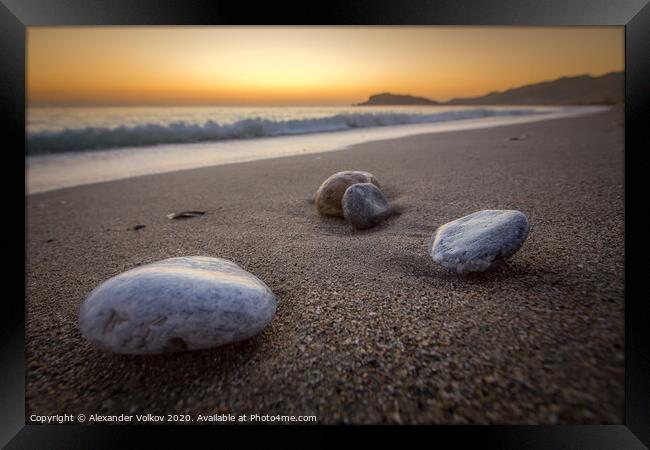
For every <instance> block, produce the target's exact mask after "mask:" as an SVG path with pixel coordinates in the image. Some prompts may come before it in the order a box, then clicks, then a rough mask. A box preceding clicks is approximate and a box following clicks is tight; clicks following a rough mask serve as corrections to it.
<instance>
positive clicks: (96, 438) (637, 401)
mask: <svg viewBox="0 0 650 450" xmlns="http://www.w3.org/2000/svg"><path fill="white" fill-rule="evenodd" d="M647 3H648V2H647V0H609V1H607V0H591V1H590V0H546V1H539V0H499V1H490V2H486V1H471V0H446V1H408V2H394V1H393V2H390V1H376V0H375V1H372V0H364V1H353V2H345V1H328V2H322V3H319V4H309V3H307V2H306V3H305V4H303V5H291V4H287V5H285V6H283V5H280V4H278V3H276V2H267V3H262V2H260V3H259V4H255V3H252V2H250V3H249V2H247V1H243V0H240V1H237V2H236V1H221V0H217V1H208V0H193V1H188V0H186V1H173V0H119V1H118V0H0V49H1V55H2V56H1V60H2V65H1V66H0V111H1V117H2V119H1V122H0V123H2V128H3V129H4V132H3V133H2V140H3V145H2V147H4V154H3V157H4V161H5V167H6V168H8V170H6V171H5V173H4V176H2V177H0V184H1V185H2V191H1V192H2V193H3V194H4V196H5V202H4V203H5V207H6V208H7V209H6V210H5V214H4V218H3V219H2V220H0V223H2V227H3V232H2V233H1V234H0V239H1V240H2V248H4V249H6V252H7V253H6V256H5V258H4V259H5V267H6V268H5V270H4V275H5V277H4V283H3V284H4V286H5V289H4V294H5V295H4V296H3V297H4V298H3V301H2V305H3V307H4V308H5V312H4V314H3V315H2V317H3V325H2V327H0V333H1V335H0V347H1V353H0V358H1V361H2V366H1V367H2V377H1V380H2V381H0V392H1V394H0V395H1V397H0V398H1V399H2V405H1V406H0V408H1V410H2V413H1V414H2V416H1V418H0V444H2V445H5V444H7V448H30V449H38V448H67V449H71V448H113V447H118V448H120V447H133V446H136V445H135V444H134V441H133V439H134V438H136V437H139V438H144V439H145V441H142V442H147V444H149V445H153V443H154V442H156V441H158V442H164V443H166V444H167V445H173V444H178V445H187V442H188V438H190V437H192V438H194V437H198V438H206V437H207V438H210V439H211V440H213V442H214V443H215V444H218V445H219V447H222V446H225V447H226V448H229V447H230V446H231V445H233V446H235V445H236V446H237V447H239V446H240V445H242V444H243V443H244V442H246V441H247V440H248V439H249V438H250V437H251V436H252V435H258V437H260V436H259V435H262V436H264V438H263V439H266V438H267V437H268V438H271V439H273V438H276V437H277V438H282V440H283V442H284V443H285V444H290V443H291V441H290V440H287V436H285V435H286V434H288V433H293V432H295V430H296V427H277V426H276V427H267V426H265V427H253V428H250V427H193V426H183V427H178V426H163V427H136V426H126V427H120V426H98V425H93V426H82V425H25V417H24V415H25V358H24V347H25V345H24V344H25V305H24V295H25V285H24V279H25V219H24V217H25V215H24V211H25V189H24V187H25V178H24V177H25V170H24V167H25V166H24V164H25V159H24V154H23V155H21V154H20V153H18V151H17V148H18V147H23V148H24V144H25V120H24V119H25V49H26V43H25V37H26V27H28V26H42V25H50V26H56V25H191V24H193V25H208V24H210V25H240V24H248V25H258V24H264V25H295V24H301V25H501V26H510V25H513V26H514V25H516V26H531V25H532V26H563V25H566V26H593V25H599V26H602V25H617V26H625V42H626V43H625V46H626V48H625V77H626V92H625V192H626V196H625V210H626V236H625V240H626V241H625V242H626V264H625V267H626V268H625V274H626V299H625V317H626V319H625V325H626V335H625V356H626V366H625V371H626V375H625V377H626V388H625V401H626V407H625V424H624V425H611V426H540V427H535V426H517V427H515V426H478V427H476V426H474V427H473V426H455V427H454V426H431V427H390V428H389V427H352V428H349V427H301V428H300V429H299V430H298V431H299V433H300V434H301V435H302V434H306V433H309V434H312V433H317V434H319V437H318V438H316V439H314V437H309V441H308V442H307V443H306V445H309V446H322V445H329V444H330V443H331V440H332V439H333V438H334V437H335V435H336V437H340V436H339V434H340V433H342V434H344V435H346V436H347V437H357V438H359V437H360V438H362V439H363V440H364V441H365V440H366V439H367V438H368V437H370V432H372V433H373V435H375V436H376V435H379V437H380V439H381V440H382V441H384V442H387V439H388V442H389V441H390V439H392V437H389V436H388V435H387V432H389V431H390V432H391V433H393V432H395V431H397V432H398V434H399V435H403V434H408V435H411V436H413V437H420V438H422V437H425V436H421V435H422V434H423V433H426V434H427V435H428V434H433V436H426V439H427V441H429V442H431V443H434V444H435V443H438V444H439V443H441V442H445V443H453V445H454V446H457V445H459V444H460V445H462V444H468V443H469V444H474V445H475V446H479V445H480V446H481V447H484V446H495V447H498V448H590V449H597V448H646V447H645V446H644V445H650V425H649V424H650V352H649V347H648V342H650V341H648V340H647V338H646V332H645V330H646V327H645V322H646V319H647V318H648V315H647V314H644V312H645V308H644V304H643V303H644V302H645V301H646V299H645V298H644V297H645V296H643V295H641V296H635V297H633V296H632V295H631V291H630V282H631V280H632V279H636V278H637V277H635V276H633V274H632V272H631V267H630V264H629V261H630V259H631V257H632V254H633V253H634V252H636V251H640V250H635V249H634V248H631V247H630V246H629V245H627V244H628V243H629V242H630V238H629V228H628V224H629V223H630V221H631V215H630V214H631V209H630V202H631V197H630V195H631V185H630V183H631V179H632V178H633V177H634V175H633V173H634V170H638V168H637V169H635V168H634V167H633V166H632V161H636V160H638V158H637V155H638V154H639V153H640V152H643V151H644V150H645V151H647V142H648V140H647V138H644V133H643V131H644V130H642V127H647V124H648V123H650V120H649V119H650V117H649V116H650V115H649V109H650V100H649V97H650V89H649V86H648V83H649V81H650V57H649V56H650V5H648V4H647ZM644 144H645V145H644ZM21 167H22V169H20V168H21ZM641 169H642V167H641ZM7 199H8V201H7ZM21 209H22V212H23V213H22V214H21ZM636 270H640V268H637V269H636ZM190 432H191V433H190ZM375 433H376V434H375ZM188 435H191V436H188ZM215 435H216V436H215ZM215 438H216V439H217V440H214V439H215ZM397 439H398V440H396V441H395V443H398V444H399V443H401V442H402V440H401V439H402V436H399V437H398V438H397ZM294 443H297V441H294Z"/></svg>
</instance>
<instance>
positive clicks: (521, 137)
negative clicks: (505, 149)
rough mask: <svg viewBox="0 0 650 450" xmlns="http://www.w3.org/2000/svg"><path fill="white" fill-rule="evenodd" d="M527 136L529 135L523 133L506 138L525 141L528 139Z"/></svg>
mask: <svg viewBox="0 0 650 450" xmlns="http://www.w3.org/2000/svg"><path fill="white" fill-rule="evenodd" d="M526 137H527V136H526V135H525V134H522V135H521V136H512V137H509V138H508V139H506V140H507V141H523V140H524V139H526Z"/></svg>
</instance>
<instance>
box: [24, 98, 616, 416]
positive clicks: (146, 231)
mask: <svg viewBox="0 0 650 450" xmlns="http://www.w3.org/2000/svg"><path fill="white" fill-rule="evenodd" d="M622 123H623V113H622V111H621V110H620V109H618V108H615V109H612V110H610V111H608V112H605V113H602V114H595V115H590V116H583V117H575V118H564V119H557V120H546V121H536V122H529V123H520V124H516V125H507V126H499V127H492V128H484V129H473V130H466V131H462V132H460V131H454V132H448V133H438V134H418V135H414V136H409V137H401V138H398V139H391V140H381V141H373V142H366V143H362V144H358V145H354V146H353V147H350V148H348V149H347V150H348V151H345V152H341V151H335V152H320V153H314V154H304V155H299V156H289V157H281V158H273V159H266V160H256V161H252V162H243V163H238V164H229V165H223V166H210V167H202V168H197V169H191V170H182V171H176V172H168V173H161V174H155V175H146V176H138V177H132V178H128V179H122V180H117V181H106V182H103V183H94V184H88V185H84V186H77V187H68V188H64V189H58V190H52V191H49V192H43V193H36V194H30V195H29V196H27V231H26V232H27V249H26V252H27V253H26V256H27V258H26V259H27V261H26V262H27V264H26V266H27V267H26V279H27V280H26V283H27V290H26V304H27V306H26V309H27V323H26V327H27V330H26V334H27V369H28V370H27V405H26V414H27V416H29V415H30V414H56V413H60V412H61V411H66V412H67V413H86V414H88V413H90V412H91V411H89V408H91V409H93V412H97V413H106V414H118V415H119V414H120V413H144V414H147V413H153V414H166V413H170V412H175V413H190V414H194V415H196V414H209V413H217V412H220V413H227V412H230V413H240V414H243V413H249V414H250V413H251V412H258V413H260V414H265V413H269V414H295V415H303V414H315V415H316V416H317V417H318V418H319V421H320V422H322V423H428V424H430V423H436V424H452V423H453V424H460V423H511V424H532V423H535V424H551V423H563V424H569V423H571V424H577V423H585V424H586V423H622V422H623V420H624V405H625V397H624V365H625V364H624V363H625V361H624V347H623V344H624V295H623V293H624V270H623V268H624V216H623V213H624V204H623V184H624V177H623V167H624V165H623V126H622ZM515 136H525V138H523V139H521V140H512V141H511V140H509V139H510V138H511V137H515ZM344 169H360V170H368V171H370V172H372V173H374V174H375V175H376V176H377V178H378V179H379V181H380V183H381V184H382V187H383V189H384V190H385V192H386V193H387V195H388V197H389V200H390V201H391V202H392V203H393V204H394V205H395V206H396V208H397V211H398V214H396V215H395V216H394V217H392V218H391V219H389V220H388V221H387V222H386V223H385V224H383V225H381V226H380V227H377V228H376V229H373V230H370V231H366V232H357V231H353V230H352V229H351V228H350V227H349V226H348V225H347V224H345V223H344V222H343V221H341V220H337V219H333V218H320V217H318V216H317V214H316V212H315V208H314V206H313V204H312V202H311V199H312V197H313V194H314V192H315V191H316V189H317V188H318V186H319V184H320V183H321V182H322V181H323V180H324V179H325V178H326V177H327V176H329V175H331V174H332V173H334V172H336V171H338V170H344ZM485 208H515V209H520V210H522V211H523V212H524V213H526V214H527V215H528V216H529V219H530V221H531V226H532V228H531V232H530V235H529V238H528V240H527V242H526V243H525V244H524V246H523V248H522V249H521V251H520V252H519V253H518V254H517V255H515V257H513V259H512V260H511V261H509V262H508V263H507V264H505V265H504V266H502V267H501V268H499V269H497V270H495V271H493V272H489V273H485V274H481V275H476V276H471V277H457V276H453V275H451V274H449V273H447V272H446V271H444V270H442V269H441V268H440V267H438V266H436V265H435V264H434V263H433V261H431V259H430V258H429V256H428V254H427V251H426V250H427V249H426V244H427V241H428V239H429V238H430V236H431V235H432V234H433V233H434V232H435V229H436V228H437V226H439V225H441V224H442V223H445V222H447V221H449V220H453V219H455V218H457V217H460V216H462V215H464V214H467V213H470V212H473V211H476V210H478V209H485ZM188 209H200V210H205V211H206V212H207V213H206V215H205V216H202V217H200V218H194V219H188V220H185V221H170V220H168V219H167V218H166V214H168V213H171V212H175V211H182V210H188ZM138 224H143V225H146V227H145V228H143V229H141V230H139V231H135V230H134V229H133V227H134V226H135V225H138ZM194 254H196V255H198V254H204V255H210V256H218V257H223V258H227V259H231V260H233V261H235V262H237V263H238V264H240V265H241V266H242V267H243V268H244V269H246V270H248V271H251V272H252V273H254V274H255V275H256V276H258V277H259V278H260V279H262V280H263V281H264V282H265V283H266V284H267V285H268V286H269V287H270V288H271V289H272V290H273V291H274V293H275V294H276V296H277V299H278V312H277V315H276V317H275V318H274V320H273V322H272V323H271V325H270V326H269V328H268V329H267V330H265V331H264V332H263V333H262V334H260V335H259V336H257V337H255V338H253V339H250V340H247V341H244V342H241V343H237V344H233V345H228V346H225V347H222V348H217V349H213V350H207V351H201V352H189V353H178V354H167V355H158V356H146V357H131V356H119V355H112V354H108V353H104V352H101V351H99V350H96V349H94V348H92V347H91V346H90V345H89V344H88V343H87V342H85V341H84V340H83V338H82V337H81V336H80V334H79V331H78V329H77V314H78V308H79V305H80V304H81V302H82V301H83V299H84V298H85V296H86V295H87V294H88V293H89V292H90V290H91V289H92V288H94V287H95V286H96V285H97V284H98V283H100V282H102V281H104V280H105V279H107V278H109V277H111V276H113V275H116V274H117V273H119V272H121V271H124V270H128V269H130V268H132V267H134V266H136V265H139V264H144V263H148V262H152V261H156V260H159V259H163V258H167V257H172V256H181V255H194Z"/></svg>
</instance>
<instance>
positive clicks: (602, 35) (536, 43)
mask: <svg viewBox="0 0 650 450" xmlns="http://www.w3.org/2000/svg"><path fill="white" fill-rule="evenodd" d="M619 70H624V29H623V27H573V28H557V27H553V28H529V27H526V28H514V27H56V28H52V27H30V28H28V31H27V97H28V103H29V104H34V105H39V104H74V105H79V104H94V105H102V104H112V105H114V104H134V105H135V104H138V105H146V104H154V105H155V104H179V105H184V104H187V105H202V104H204V105H348V104H351V103H354V102H359V101H363V100H365V99H366V98H367V97H368V96H369V95H371V94H374V93H378V92H385V91H389V92H393V93H402V94H412V95H418V96H426V97H429V98H432V99H436V100H447V99H450V98H454V97H468V96H476V95H483V94H486V93H488V92H491V91H495V90H504V89H509V88H512V87H516V86H520V85H523V84H529V83H535V82H539V81H544V80H550V79H554V78H558V77H561V76H566V75H581V74H585V73H590V74H592V75H602V74H604V73H607V72H611V71H619Z"/></svg>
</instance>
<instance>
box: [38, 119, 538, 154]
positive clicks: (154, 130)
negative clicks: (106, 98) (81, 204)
mask: <svg viewBox="0 0 650 450" xmlns="http://www.w3.org/2000/svg"><path fill="white" fill-rule="evenodd" d="M539 113H540V112H539V111H537V110H535V109H512V110H504V109H489V108H477V109H471V110H455V111H445V112H440V113H434V114H408V113H352V114H337V115H332V116H329V117H319V118H307V119H292V120H270V119H265V118H260V117H252V118H248V119H243V120H238V121H236V122H233V123H225V124H220V123H217V122H215V121H213V120H207V121H205V122H204V123H203V124H196V123H191V122H184V121H175V122H172V123H169V124H157V123H146V124H140V125H133V126H126V125H122V126H117V127H84V128H65V129H63V130H42V131H36V132H28V134H27V152H28V154H31V155H36V154H48V153H62V152H77V151H88V150H101V149H111V148H122V147H141V146H151V145H157V144H179V143H191V142H206V141H225V140H234V139H252V138H265V137H275V136H290V135H300V134H309V133H323V132H333V131H345V130H353V129H358V128H372V127H381V126H390V125H407V124H419V123H434V122H443V121H453V120H463V119H477V118H482V117H492V116H519V115H530V114H539Z"/></svg>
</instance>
